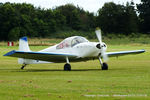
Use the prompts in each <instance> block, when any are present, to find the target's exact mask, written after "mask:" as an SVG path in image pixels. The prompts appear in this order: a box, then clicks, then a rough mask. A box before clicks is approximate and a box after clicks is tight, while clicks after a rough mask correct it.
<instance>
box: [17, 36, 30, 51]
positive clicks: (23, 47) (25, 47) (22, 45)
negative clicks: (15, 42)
mask: <svg viewBox="0 0 150 100" xmlns="http://www.w3.org/2000/svg"><path fill="white" fill-rule="evenodd" d="M19 51H31V50H30V48H29V44H28V39H27V37H26V36H25V37H22V38H20V39H19Z"/></svg>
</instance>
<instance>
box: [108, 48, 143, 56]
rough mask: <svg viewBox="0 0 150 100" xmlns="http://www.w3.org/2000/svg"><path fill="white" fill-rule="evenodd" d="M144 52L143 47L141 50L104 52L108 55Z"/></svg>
mask: <svg viewBox="0 0 150 100" xmlns="http://www.w3.org/2000/svg"><path fill="white" fill-rule="evenodd" d="M143 52H145V50H144V49H142V50H132V51H119V52H107V53H106V54H107V55H108V56H109V57H117V56H123V55H128V54H139V53H143Z"/></svg>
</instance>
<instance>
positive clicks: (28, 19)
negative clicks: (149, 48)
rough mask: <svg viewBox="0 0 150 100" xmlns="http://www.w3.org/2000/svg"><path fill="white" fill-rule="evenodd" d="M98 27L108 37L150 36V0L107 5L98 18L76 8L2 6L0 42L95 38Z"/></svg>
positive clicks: (21, 5) (30, 5)
mask: <svg viewBox="0 0 150 100" xmlns="http://www.w3.org/2000/svg"><path fill="white" fill-rule="evenodd" d="M135 8H136V9H135ZM96 27H100V28H101V29H102V31H103V32H104V33H105V34H124V35H129V34H131V33H135V34H136V33H145V34H150V28H149V27H150V0H141V3H140V4H137V5H136V6H135V4H134V2H127V3H126V5H122V4H115V3H114V2H108V3H105V4H104V5H103V7H102V8H100V9H99V10H98V11H97V15H95V14H94V13H92V12H89V11H85V10H84V9H83V8H81V7H79V6H74V5H73V4H66V5H62V6H58V7H55V8H53V9H44V8H40V7H34V6H33V5H32V4H27V3H10V2H7V3H0V41H7V40H17V39H18V38H20V37H22V36H28V37H42V38H45V37H50V38H56V37H57V38H65V37H67V36H71V35H82V36H86V37H88V38H95V34H94V33H93V32H94V30H95V28H96Z"/></svg>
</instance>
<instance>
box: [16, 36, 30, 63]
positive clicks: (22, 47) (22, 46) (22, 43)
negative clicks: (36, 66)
mask: <svg viewBox="0 0 150 100" xmlns="http://www.w3.org/2000/svg"><path fill="white" fill-rule="evenodd" d="M19 51H31V50H30V48H29V44H28V39H27V37H26V36H25V37H22V38H20V39H19ZM18 63H19V64H26V59H23V58H18Z"/></svg>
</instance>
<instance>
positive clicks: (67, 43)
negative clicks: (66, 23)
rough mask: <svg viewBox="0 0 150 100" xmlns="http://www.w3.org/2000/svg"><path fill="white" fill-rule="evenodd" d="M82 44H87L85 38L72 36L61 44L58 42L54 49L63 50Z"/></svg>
mask: <svg viewBox="0 0 150 100" xmlns="http://www.w3.org/2000/svg"><path fill="white" fill-rule="evenodd" d="M83 42H89V41H88V40H87V39H86V38H84V37H81V36H73V37H69V38H66V39H65V40H63V41H62V42H60V43H59V44H58V45H57V46H56V49H63V48H68V47H73V46H75V45H77V44H79V43H83Z"/></svg>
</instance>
